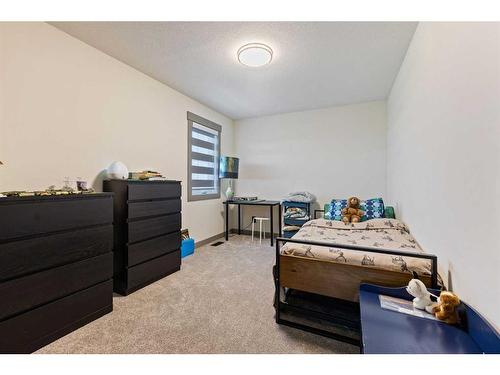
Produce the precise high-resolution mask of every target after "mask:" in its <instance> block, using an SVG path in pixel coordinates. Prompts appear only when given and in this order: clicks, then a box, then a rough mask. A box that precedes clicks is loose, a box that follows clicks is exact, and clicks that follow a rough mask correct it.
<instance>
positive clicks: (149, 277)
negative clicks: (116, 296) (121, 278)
mask: <svg viewBox="0 0 500 375" xmlns="http://www.w3.org/2000/svg"><path fill="white" fill-rule="evenodd" d="M180 266H181V252H180V250H176V251H174V252H172V253H169V254H167V255H163V256H161V257H159V258H155V259H152V260H150V261H148V262H145V263H142V264H139V265H137V266H134V267H130V268H128V269H127V288H128V292H129V293H130V292H132V291H134V290H136V289H138V288H141V287H142V286H144V285H145V284H148V283H150V282H153V281H155V280H158V279H160V278H162V277H164V276H166V275H169V274H171V273H173V272H175V271H177V270H179V268H180Z"/></svg>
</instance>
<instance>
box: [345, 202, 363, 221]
mask: <svg viewBox="0 0 500 375" xmlns="http://www.w3.org/2000/svg"><path fill="white" fill-rule="evenodd" d="M359 203H360V201H359V198H358V197H351V198H349V199H348V200H347V207H346V208H343V209H342V221H343V222H344V223H346V224H347V223H358V222H360V221H361V217H362V216H363V215H364V211H362V210H360V209H359Z"/></svg>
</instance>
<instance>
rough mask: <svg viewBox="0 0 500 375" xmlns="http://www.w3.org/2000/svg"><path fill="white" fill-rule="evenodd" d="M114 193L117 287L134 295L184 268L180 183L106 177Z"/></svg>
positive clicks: (118, 290) (105, 188)
mask: <svg viewBox="0 0 500 375" xmlns="http://www.w3.org/2000/svg"><path fill="white" fill-rule="evenodd" d="M103 190H104V191H106V192H113V193H114V198H115V199H114V226H115V231H114V232H115V241H114V276H113V279H114V291H115V292H117V293H120V294H123V295H127V294H129V293H132V292H134V291H136V290H138V289H140V288H142V287H144V286H146V285H148V284H151V283H152V282H154V281H157V280H159V279H161V278H163V277H165V276H167V275H170V274H171V273H173V272H176V271H178V270H179V269H180V267H181V253H180V246H181V233H180V229H181V183H180V182H179V181H140V180H105V181H104V186H103Z"/></svg>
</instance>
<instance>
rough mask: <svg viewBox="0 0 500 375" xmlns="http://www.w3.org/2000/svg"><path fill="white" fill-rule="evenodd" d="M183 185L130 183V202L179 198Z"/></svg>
mask: <svg viewBox="0 0 500 375" xmlns="http://www.w3.org/2000/svg"><path fill="white" fill-rule="evenodd" d="M180 196H181V184H179V183H163V182H159V183H155V182H148V183H138V184H134V183H130V184H129V185H128V200H139V199H160V198H179V197H180Z"/></svg>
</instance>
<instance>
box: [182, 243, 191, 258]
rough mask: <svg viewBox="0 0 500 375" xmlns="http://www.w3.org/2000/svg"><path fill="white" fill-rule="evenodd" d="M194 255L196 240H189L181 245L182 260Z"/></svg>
mask: <svg viewBox="0 0 500 375" xmlns="http://www.w3.org/2000/svg"><path fill="white" fill-rule="evenodd" d="M193 253H194V239H192V238H187V239H185V240H182V243H181V258H184V257H187V256H188V255H191V254H193Z"/></svg>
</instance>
